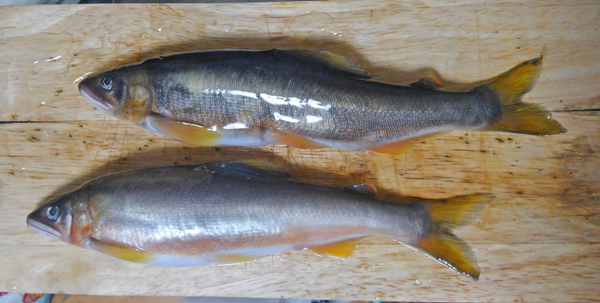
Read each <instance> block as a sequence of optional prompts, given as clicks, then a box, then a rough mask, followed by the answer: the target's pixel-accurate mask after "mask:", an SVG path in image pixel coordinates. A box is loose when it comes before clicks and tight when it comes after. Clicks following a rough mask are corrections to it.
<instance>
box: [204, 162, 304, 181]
mask: <svg viewBox="0 0 600 303" xmlns="http://www.w3.org/2000/svg"><path fill="white" fill-rule="evenodd" d="M194 170H205V171H209V172H211V173H216V172H218V173H222V174H236V175H240V176H244V177H248V178H253V179H268V178H277V179H292V178H293V177H292V176H291V175H290V174H289V173H288V172H287V171H286V170H285V169H283V168H281V167H280V166H278V165H275V164H273V163H271V162H266V161H260V160H234V161H218V162H210V163H205V164H202V165H200V166H198V167H197V168H196V169H194Z"/></svg>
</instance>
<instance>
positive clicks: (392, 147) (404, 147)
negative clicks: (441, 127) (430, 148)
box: [368, 132, 442, 155]
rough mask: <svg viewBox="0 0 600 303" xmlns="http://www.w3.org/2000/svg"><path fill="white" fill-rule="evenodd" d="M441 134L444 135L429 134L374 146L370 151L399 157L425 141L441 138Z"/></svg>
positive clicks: (439, 133)
mask: <svg viewBox="0 0 600 303" xmlns="http://www.w3.org/2000/svg"><path fill="white" fill-rule="evenodd" d="M441 134H442V133H441V132H438V133H432V134H427V135H423V136H418V137H413V138H409V139H405V140H401V141H396V142H391V143H386V144H382V145H376V146H372V147H369V148H368V149H369V150H370V151H373V152H376V153H383V154H391V155H399V154H401V153H404V152H408V151H410V150H411V149H413V148H414V147H415V145H417V144H419V143H421V142H423V140H426V139H429V138H433V137H436V136H439V135H441Z"/></svg>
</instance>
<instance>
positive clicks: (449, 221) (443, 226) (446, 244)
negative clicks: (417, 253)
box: [415, 194, 494, 280]
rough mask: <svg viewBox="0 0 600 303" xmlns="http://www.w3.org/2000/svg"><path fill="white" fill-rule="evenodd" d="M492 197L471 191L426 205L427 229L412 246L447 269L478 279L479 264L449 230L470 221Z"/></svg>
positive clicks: (466, 246) (471, 252)
mask: <svg viewBox="0 0 600 303" xmlns="http://www.w3.org/2000/svg"><path fill="white" fill-rule="evenodd" d="M493 197H494V195H492V194H474V195H468V196H459V197H454V198H450V199H444V200H439V201H436V202H434V203H432V204H430V205H429V213H430V216H431V222H432V224H431V226H432V227H431V230H430V232H429V234H428V236H427V237H424V238H422V239H420V240H419V241H418V243H416V244H415V246H416V247H417V248H419V249H421V250H423V251H424V252H426V253H427V254H428V255H430V256H431V257H432V258H434V259H435V260H437V261H438V262H440V263H441V264H443V265H445V266H447V267H449V268H450V269H452V270H454V271H456V272H458V273H461V274H465V275H467V276H469V277H471V278H473V279H474V280H477V279H479V266H478V265H477V260H476V259H475V256H474V255H473V251H471V248H469V246H468V245H467V243H465V242H464V241H463V240H461V239H460V238H458V237H457V236H455V235H454V234H453V233H452V230H453V229H454V228H456V227H458V226H461V225H465V224H469V223H470V222H471V221H473V220H474V219H475V218H476V217H477V216H478V215H479V213H480V212H481V210H482V209H483V207H485V205H487V203H488V202H489V201H491V199H492V198H493Z"/></svg>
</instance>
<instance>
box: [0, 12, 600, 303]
mask: <svg viewBox="0 0 600 303" xmlns="http://www.w3.org/2000/svg"><path fill="white" fill-rule="evenodd" d="M599 27H600V3H599V2H597V1H557V0H549V1H518V0H515V1H503V2H494V1H478V0H458V1H433V0H425V1H392V0H389V1H386V0H382V1H364V0H363V1H340V2H298V3H268V4H267V3H265V4H198V5H183V4H181V5H161V4H149V5H77V6H28V7H2V8H0V108H1V110H0V120H1V122H0V123H1V124H0V168H1V170H0V193H1V199H0V214H1V216H0V235H1V239H2V240H1V241H0V256H1V257H0V291H15V292H40V293H41V292H51V293H68V294H101V295H163V296H164V295H176V296H192V295H194V296H246V297H271V298H272V297H285V298H311V299H316V298H319V299H361V300H402V301H521V300H523V301H593V300H598V299H599V298H600V296H599V295H598V294H599V292H598V287H599V285H598V284H599V282H600V277H599V274H600V233H599V230H600V229H599V227H598V226H599V224H600V194H599V193H598V192H599V189H600V174H599V167H600V157H599V153H598V144H600V114H599V111H600V86H599V82H600V31H599V30H598V29H599ZM544 47H545V49H546V52H547V55H546V57H545V69H544V71H543V73H542V75H541V77H540V79H539V82H538V84H537V85H536V87H535V89H534V90H533V91H531V92H530V93H528V94H527V95H526V96H525V100H526V101H528V102H532V103H537V104H541V105H543V106H544V107H546V108H547V109H549V110H551V111H552V112H553V114H554V117H555V118H556V119H557V120H558V121H560V122H561V123H562V124H563V125H564V126H565V127H566V128H567V129H568V130H569V131H568V133H566V134H561V135H557V136H550V137H536V136H528V135H516V134H508V133H495V132H486V133H483V132H475V131H455V132H452V133H449V134H446V135H443V136H440V137H438V138H435V139H430V140H427V141H425V143H423V144H420V145H419V146H418V147H417V148H416V149H414V150H413V151H411V152H408V153H406V154H402V155H399V156H389V155H381V154H373V153H364V152H347V151H341V150H336V149H325V150H299V149H294V148H286V147H274V146H266V147H255V148H246V147H221V148H195V147H190V146H187V145H185V144H182V143H179V142H176V141H174V140H170V139H167V138H165V137H162V136H160V135H156V134H154V133H151V132H149V131H146V130H144V129H141V128H139V127H135V126H132V125H129V124H127V123H124V122H121V121H118V120H116V119H114V118H111V117H108V116H106V115H104V114H103V113H101V112H100V111H98V110H96V109H95V108H94V107H93V106H92V105H90V104H89V103H87V102H86V101H85V100H84V99H83V97H82V96H81V95H80V94H79V92H78V91H77V85H76V83H77V82H78V81H79V80H80V79H81V77H84V76H85V75H87V74H88V73H92V72H97V71H101V70H104V69H108V68H112V67H115V66H117V65H121V64H126V63H131V62H135V61H138V60H142V59H146V58H150V57H154V56H158V55H164V54H169V53H173V52H181V51H197V50H212V49H232V48H244V49H269V48H288V49H290V48H291V49H298V48H302V49H324V50H329V51H332V52H335V53H338V54H341V55H344V56H346V57H348V58H350V59H352V60H353V61H355V62H357V63H358V64H359V65H361V66H362V67H364V68H365V70H366V71H368V72H369V73H370V74H372V75H373V76H374V77H375V78H376V79H379V80H382V81H388V82H394V83H410V82H413V81H416V80H418V79H420V78H422V77H425V76H429V75H435V74H437V75H439V77H440V78H441V79H442V81H443V82H444V83H445V84H446V86H447V87H449V88H457V87H464V86H463V84H465V83H469V82H475V81H480V80H483V79H486V78H489V77H492V76H495V75H497V74H499V73H501V72H504V71H505V70H508V69H509V68H511V67H512V66H514V65H516V64H517V63H519V62H521V61H524V60H527V59H530V58H533V57H536V56H538V55H539V54H540V53H541V52H542V49H543V48H544ZM241 158H251V159H261V160H268V161H271V162H273V163H276V164H278V165H281V166H283V167H285V168H287V169H289V171H290V172H291V173H292V175H294V176H297V177H298V178H300V179H302V180H305V181H308V182H312V183H317V184H322V185H326V186H334V187H343V186H346V185H349V184H356V183H361V182H369V183H372V184H375V185H376V186H377V187H378V188H379V191H380V195H381V196H382V197H388V198H394V197H396V196H398V195H409V196H420V197H424V198H443V197H451V196H456V195H463V194H469V193H475V192H491V193H494V194H496V196H497V197H496V199H495V200H494V201H493V202H492V203H490V205H489V206H488V207H487V208H486V209H485V210H484V211H483V213H482V214H481V216H480V218H479V219H478V220H477V221H476V222H475V223H474V224H472V225H470V226H467V227H464V228H461V229H459V230H458V231H457V234H458V235H459V236H460V237H462V238H463V239H465V240H466V241H467V242H469V243H470V245H471V246H472V248H473V250H474V252H475V255H476V256H477V259H478V260H479V265H480V266H481V272H482V273H481V279H480V281H479V282H477V283H473V282H471V281H470V280H469V279H467V278H466V277H463V276H460V275H457V274H455V273H453V272H452V271H450V270H448V269H446V268H444V267H443V266H441V265H440V264H437V263H436V262H434V261H433V260H431V259H429V258H427V257H426V256H424V255H423V254H421V253H415V252H414V251H412V250H411V249H408V248H406V247H404V246H402V245H400V244H398V243H396V242H394V241H392V240H389V239H383V238H375V237H370V238H366V239H364V240H363V241H361V243H360V244H359V245H358V247H357V250H356V253H355V254H354V255H353V256H352V257H350V258H348V259H345V260H344V259H334V258H322V257H318V256H316V255H315V254H313V253H311V252H310V251H306V250H305V251H299V252H293V253H285V254H279V255H272V256H268V257H265V258H262V259H259V260H257V261H254V262H248V263H244V264H239V265H232V266H212V267H210V266H209V267H195V268H164V267H154V266H145V265H140V264H133V263H127V262H124V261H120V260H116V259H112V258H109V257H106V256H104V255H101V254H98V253H95V252H92V251H88V250H84V249H81V248H78V247H74V246H71V245H68V244H65V243H62V242H58V241H55V240H52V239H49V238H47V237H44V236H42V235H40V234H37V233H35V232H33V231H31V230H29V229H27V226H26V224H25V217H26V216H27V214H28V213H29V212H30V211H31V210H33V209H34V208H35V207H36V205H37V204H38V203H40V202H42V201H43V200H44V199H47V198H49V197H52V196H54V195H57V194H59V193H62V192H65V191H67V190H69V189H72V188H74V187H76V186H77V185H79V184H81V183H83V182H85V181H87V180H90V179H91V178H93V177H96V176H100V175H102V174H105V173H109V172H114V171H121V170H125V169H131V168H141V167H148V166H158V165H170V164H199V163H203V162H208V161H215V160H223V159H241Z"/></svg>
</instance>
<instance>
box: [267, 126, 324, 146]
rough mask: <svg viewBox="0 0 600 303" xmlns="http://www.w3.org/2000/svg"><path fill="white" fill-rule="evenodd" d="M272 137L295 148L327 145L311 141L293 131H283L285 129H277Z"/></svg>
mask: <svg viewBox="0 0 600 303" xmlns="http://www.w3.org/2000/svg"><path fill="white" fill-rule="evenodd" d="M273 138H275V140H277V142H278V143H281V144H285V145H287V146H291V147H295V148H302V149H305V148H325V147H328V146H327V145H324V144H321V143H318V142H314V141H311V140H309V139H307V138H306V137H304V136H302V135H298V134H296V133H293V132H289V131H285V130H277V131H275V132H274V133H273Z"/></svg>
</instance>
